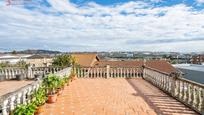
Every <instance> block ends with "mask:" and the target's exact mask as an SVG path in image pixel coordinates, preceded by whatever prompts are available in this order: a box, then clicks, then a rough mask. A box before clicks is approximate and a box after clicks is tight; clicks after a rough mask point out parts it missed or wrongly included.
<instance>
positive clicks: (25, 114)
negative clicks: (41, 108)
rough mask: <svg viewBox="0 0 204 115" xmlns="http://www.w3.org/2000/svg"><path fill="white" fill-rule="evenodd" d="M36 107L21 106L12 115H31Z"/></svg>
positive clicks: (33, 105)
mask: <svg viewBox="0 0 204 115" xmlns="http://www.w3.org/2000/svg"><path fill="white" fill-rule="evenodd" d="M36 108H37V106H36V105H35V103H33V102H32V103H29V104H27V105H26V104H21V105H19V106H17V108H16V109H15V110H14V112H13V114H14V115H33V114H34V112H35V110H36Z"/></svg>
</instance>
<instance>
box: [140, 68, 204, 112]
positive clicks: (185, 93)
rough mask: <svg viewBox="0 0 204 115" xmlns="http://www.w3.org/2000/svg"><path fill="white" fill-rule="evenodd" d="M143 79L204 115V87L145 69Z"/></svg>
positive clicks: (175, 75)
mask: <svg viewBox="0 0 204 115" xmlns="http://www.w3.org/2000/svg"><path fill="white" fill-rule="evenodd" d="M143 72H144V73H143V78H144V79H145V80H147V81H149V82H150V83H152V84H153V85H155V86H157V87H158V88H159V89H161V90H163V91H164V92H166V93H168V94H170V95H171V96H173V97H174V98H176V99H178V100H179V101H181V102H182V103H184V104H185V105H187V106H189V107H190V108H192V109H194V110H195V111H197V112H199V113H200V114H204V85H203V84H199V83H196V82H193V81H190V80H187V79H184V78H182V77H180V74H177V73H174V74H168V73H164V72H160V71H158V70H155V69H152V68H148V67H145V68H144V71H143Z"/></svg>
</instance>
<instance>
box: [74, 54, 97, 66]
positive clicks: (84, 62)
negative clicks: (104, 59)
mask: <svg viewBox="0 0 204 115" xmlns="http://www.w3.org/2000/svg"><path fill="white" fill-rule="evenodd" d="M71 56H72V57H74V58H75V59H76V62H77V64H79V65H80V66H85V67H90V66H94V64H95V62H97V61H99V57H98V56H97V54H90V53H87V54H71Z"/></svg>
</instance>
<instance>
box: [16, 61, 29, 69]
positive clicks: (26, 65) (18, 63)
mask: <svg viewBox="0 0 204 115" xmlns="http://www.w3.org/2000/svg"><path fill="white" fill-rule="evenodd" d="M16 66H18V67H26V68H27V67H28V64H26V62H25V61H23V60H20V61H18V62H17V63H16Z"/></svg>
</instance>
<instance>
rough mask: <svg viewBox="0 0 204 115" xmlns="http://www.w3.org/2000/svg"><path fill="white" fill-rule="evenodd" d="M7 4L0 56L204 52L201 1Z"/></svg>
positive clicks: (0, 16)
mask: <svg viewBox="0 0 204 115" xmlns="http://www.w3.org/2000/svg"><path fill="white" fill-rule="evenodd" d="M7 1H8V0H0V51H5V50H13V49H17V50H23V49H49V50H60V51H144V50H145V51H147V50H148V51H180V52H192V51H198V52H199V51H204V47H203V44H204V21H203V20H204V0H33V1H32V2H27V3H25V1H26V0H18V3H19V4H21V5H14V4H12V3H11V5H7V4H8V2H7ZM23 2H24V4H22V3H23Z"/></svg>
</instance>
